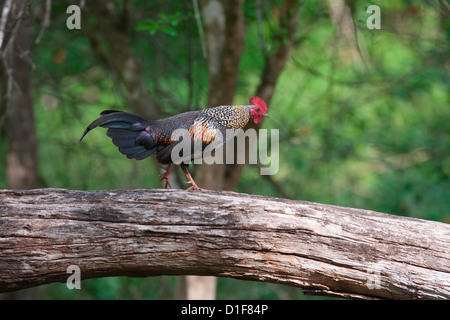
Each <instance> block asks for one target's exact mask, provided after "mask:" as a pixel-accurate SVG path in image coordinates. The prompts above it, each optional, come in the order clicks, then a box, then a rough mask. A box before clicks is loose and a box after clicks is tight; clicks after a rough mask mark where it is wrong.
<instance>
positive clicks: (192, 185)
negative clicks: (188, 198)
mask: <svg viewBox="0 0 450 320" xmlns="http://www.w3.org/2000/svg"><path fill="white" fill-rule="evenodd" d="M186 183H189V184H191V186H190V187H189V188H187V190H188V191H189V190H205V189H202V188H200V187H198V186H197V185H196V184H195V183H194V184H192V183H191V181H186Z"/></svg>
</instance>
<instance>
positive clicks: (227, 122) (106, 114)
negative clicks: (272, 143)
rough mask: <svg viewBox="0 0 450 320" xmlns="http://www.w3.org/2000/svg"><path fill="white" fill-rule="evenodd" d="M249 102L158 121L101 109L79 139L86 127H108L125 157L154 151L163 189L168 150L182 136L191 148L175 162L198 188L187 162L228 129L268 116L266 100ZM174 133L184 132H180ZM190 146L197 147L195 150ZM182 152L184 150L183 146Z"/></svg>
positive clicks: (220, 142) (169, 160)
mask: <svg viewBox="0 0 450 320" xmlns="http://www.w3.org/2000/svg"><path fill="white" fill-rule="evenodd" d="M249 102H250V103H251V105H230V106H229V105H225V106H218V107H213V108H208V109H204V110H198V111H189V112H184V113H181V114H178V115H175V116H172V117H168V118H165V119H159V120H147V119H145V118H143V117H140V116H138V115H135V114H131V113H127V112H122V111H116V110H105V111H103V112H102V113H100V115H101V117H100V118H98V119H96V120H95V121H93V122H92V123H91V124H90V125H89V126H88V127H87V128H86V130H85V131H84V133H83V135H82V136H81V138H80V142H81V141H82V140H83V138H84V136H85V135H86V134H87V133H88V132H89V131H90V130H92V129H94V128H96V127H103V128H108V131H107V132H106V134H107V135H108V136H109V137H110V138H112V141H113V143H114V144H115V145H116V146H117V147H118V148H119V151H120V152H121V153H122V154H124V155H126V156H127V157H128V158H130V159H137V160H142V159H145V158H147V157H149V156H151V155H153V154H156V160H157V161H158V162H159V163H161V164H167V167H166V171H165V173H163V174H162V175H161V180H165V181H166V184H165V187H166V188H167V187H168V186H169V187H170V183H169V178H170V169H171V164H173V163H174V160H175V159H173V152H172V151H174V148H176V147H177V145H178V144H179V143H182V142H183V140H184V139H185V138H186V139H188V143H190V144H191V145H192V146H193V148H188V150H190V151H188V152H187V153H188V154H181V155H178V153H177V156H179V157H180V158H182V159H183V160H184V161H183V162H181V163H179V164H180V166H181V168H182V170H183V172H184V174H185V175H186V177H187V178H188V179H189V183H190V184H191V187H190V188H189V189H200V188H199V187H198V186H197V184H196V183H195V182H194V179H193V178H192V176H191V174H190V173H189V170H188V164H189V162H190V161H191V160H193V159H195V158H198V157H204V156H208V155H209V154H210V153H211V150H212V149H214V148H218V147H220V146H221V145H223V144H224V143H226V141H228V139H230V138H232V137H233V136H234V135H233V134H231V135H230V134H229V132H232V133H233V132H235V133H237V132H238V130H239V129H243V128H244V126H245V125H246V124H247V123H248V121H249V120H250V119H253V121H254V122H255V123H259V122H260V121H261V119H262V117H268V114H267V106H266V103H265V102H264V101H263V100H262V99H261V98H258V97H252V98H250V99H249ZM180 129H181V130H180ZM183 130H184V131H183ZM177 132H186V133H187V134H184V135H181V134H177ZM227 133H228V134H227ZM224 137H227V138H226V139H225V138H224ZM185 142H186V141H185ZM194 146H200V147H199V148H197V149H196V148H195V147H194ZM208 146H209V147H211V146H214V148H208ZM178 147H180V146H179V145H178ZM196 150H197V151H196ZM199 150H200V151H199ZM182 151H183V152H184V153H186V151H185V149H183V150H182ZM206 152H208V154H206Z"/></svg>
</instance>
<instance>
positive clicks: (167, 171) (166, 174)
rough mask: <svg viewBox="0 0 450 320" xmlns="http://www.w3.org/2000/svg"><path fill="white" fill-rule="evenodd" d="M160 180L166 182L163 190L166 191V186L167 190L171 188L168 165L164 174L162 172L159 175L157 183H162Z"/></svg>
mask: <svg viewBox="0 0 450 320" xmlns="http://www.w3.org/2000/svg"><path fill="white" fill-rule="evenodd" d="M162 180H166V184H165V186H164V188H166V189H167V186H168V187H169V188H172V186H171V185H170V164H169V165H168V166H167V168H166V172H163V173H161V174H160V175H159V181H162Z"/></svg>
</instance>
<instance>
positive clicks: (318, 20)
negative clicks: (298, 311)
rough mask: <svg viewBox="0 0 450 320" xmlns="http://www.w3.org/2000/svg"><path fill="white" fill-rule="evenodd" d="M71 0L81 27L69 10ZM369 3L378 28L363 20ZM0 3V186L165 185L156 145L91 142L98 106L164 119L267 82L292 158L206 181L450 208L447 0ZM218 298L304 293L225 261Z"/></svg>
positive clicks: (164, 283)
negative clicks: (229, 267) (229, 268)
mask: <svg viewBox="0 0 450 320" xmlns="http://www.w3.org/2000/svg"><path fill="white" fill-rule="evenodd" d="M71 4H76V5H79V6H80V7H81V29H76V28H75V29H69V28H68V27H67V24H66V23H67V22H68V21H67V20H68V18H69V17H71V16H72V13H73V12H70V13H67V12H66V10H67V7H68V6H69V5H71ZM370 5H378V6H379V7H380V10H381V11H380V14H381V29H369V28H368V27H367V25H366V21H367V19H368V18H369V17H370V16H371V13H367V12H366V10H367V8H368V6H370ZM0 12H1V13H2V15H1V17H0V21H1V23H0V62H1V63H0V72H1V89H2V93H1V97H2V99H1V102H0V155H1V156H0V188H44V187H55V188H69V189H83V190H87V189H89V190H95V189H121V188H124V189H132V188H160V187H161V183H160V182H159V181H158V175H159V173H160V168H159V166H158V165H157V164H156V162H155V161H154V160H153V159H146V160H143V161H139V162H138V161H134V160H129V159H127V158H126V157H125V156H123V155H121V154H120V153H119V152H118V151H117V149H116V147H115V146H114V145H113V144H112V143H111V140H110V139H109V138H108V137H107V136H106V135H105V130H103V129H98V130H95V131H93V132H92V133H90V134H89V136H88V137H87V139H85V140H84V141H83V143H81V144H79V143H78V139H79V138H80V136H81V134H82V132H83V131H84V129H85V128H86V126H87V125H88V124H89V123H90V122H91V121H92V120H94V119H96V118H97V117H98V115H99V113H100V112H101V111H102V110H104V109H119V110H124V111H129V112H133V113H138V114H140V115H142V116H146V117H148V118H150V119H152V118H159V117H166V116H170V115H173V114H177V113H181V112H184V111H188V110H193V109H200V108H205V107H208V106H216V105H221V104H231V103H234V104H246V103H247V101H248V98H249V97H251V96H253V95H259V96H261V97H262V98H263V99H265V100H266V101H267V102H268V105H269V114H270V118H269V119H266V120H265V121H264V123H263V125H262V127H263V128H267V129H271V128H274V129H279V130H280V153H279V163H280V169H279V171H278V173H277V174H276V175H274V176H261V175H260V174H259V168H258V165H246V166H237V165H235V166H229V165H228V166H212V167H204V168H199V167H198V166H192V168H193V172H194V177H195V179H196V182H197V184H198V185H199V186H200V187H205V188H211V189H229V190H235V191H237V192H244V193H252V194H261V195H266V196H273V197H285V198H291V199H301V200H308V201H314V202H321V203H329V204H335V205H341V206H349V207H355V208H364V209H371V210H376V211H380V212H386V213H390V214H397V215H404V216H410V217H416V218H421V219H428V220H436V221H442V222H446V223H449V222H450V179H449V177H450V153H449V150H450V105H449V93H450V90H449V89H450V81H449V69H450V68H449V67H450V61H449V41H450V5H449V3H448V1H447V0H429V1H419V0H417V1H414V0H396V1H366V0H354V1H353V0H328V1H325V0H321V1H309V0H305V1H294V0H274V1H265V0H246V1H243V0H230V1H219V0H198V1H197V0H193V1H163V0H152V1H144V0H142V1H137V0H136V1H129V0H114V1H83V0H82V1H55V0H53V1H51V0H46V1H32V2H29V1H24V0H13V1H11V0H1V1H0ZM72 22H73V21H72ZM179 174H180V173H179V172H178V175H179ZM180 177H181V179H180ZM172 185H174V184H172ZM175 185H177V186H178V187H180V186H181V187H183V188H185V187H186V185H185V184H184V178H183V177H182V176H181V175H179V178H178V179H177V181H175ZM177 287H178V283H177V277H153V278H144V279H135V278H126V277H117V278H104V279H91V280H85V281H83V282H82V289H81V290H68V289H67V287H66V285H65V284H52V285H46V286H42V287H39V288H37V289H35V290H34V292H33V295H34V297H36V298H41V299H136V298H141V299H171V298H174V297H176V295H177ZM217 298H219V299H244V298H248V299H303V298H308V297H306V296H304V294H303V292H302V290H300V289H298V288H290V287H285V286H281V285H275V284H268V283H258V282H246V281H239V280H235V279H227V278H220V279H218V280H217Z"/></svg>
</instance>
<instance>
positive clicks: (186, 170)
mask: <svg viewBox="0 0 450 320" xmlns="http://www.w3.org/2000/svg"><path fill="white" fill-rule="evenodd" d="M180 166H181V169H182V170H183V172H184V174H185V175H186V177H187V178H188V179H189V183H190V184H191V187H190V188H188V190H203V189H202V188H199V187H198V186H197V184H196V183H195V181H194V179H193V178H192V176H191V174H190V173H189V170H188V167H187V165H185V164H184V163H181V164H180Z"/></svg>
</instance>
